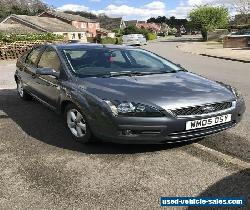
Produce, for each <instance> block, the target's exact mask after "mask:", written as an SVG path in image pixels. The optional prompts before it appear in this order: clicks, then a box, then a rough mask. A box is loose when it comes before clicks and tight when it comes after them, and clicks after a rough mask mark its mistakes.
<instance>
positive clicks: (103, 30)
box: [96, 28, 112, 34]
mask: <svg viewBox="0 0 250 210" xmlns="http://www.w3.org/2000/svg"><path fill="white" fill-rule="evenodd" d="M96 31H97V32H100V33H103V34H108V33H111V32H112V31H110V30H107V29H105V28H100V29H97V30H96Z"/></svg>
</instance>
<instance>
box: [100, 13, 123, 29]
mask: <svg viewBox="0 0 250 210" xmlns="http://www.w3.org/2000/svg"><path fill="white" fill-rule="evenodd" d="M97 21H98V22H99V23H100V27H102V28H105V29H106V30H114V29H118V30H119V29H124V28H126V24H125V22H124V21H123V19H122V18H110V17H108V16H106V15H104V16H100V17H99V18H98V19H97Z"/></svg>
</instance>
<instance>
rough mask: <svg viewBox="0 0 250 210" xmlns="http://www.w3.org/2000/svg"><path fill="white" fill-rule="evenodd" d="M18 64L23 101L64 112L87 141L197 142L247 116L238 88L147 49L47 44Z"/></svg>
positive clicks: (70, 126)
mask: <svg viewBox="0 0 250 210" xmlns="http://www.w3.org/2000/svg"><path fill="white" fill-rule="evenodd" d="M16 66H17V70H16V73H15V81H16V83H17V90H18V94H19V96H20V97H21V98H22V99H24V100H28V99H31V98H35V99H37V100H39V101H40V102H42V103H43V104H45V105H47V106H48V107H50V108H51V109H53V110H55V111H56V112H57V113H60V114H63V116H64V119H65V126H66V128H67V129H68V131H69V132H70V133H71V134H72V138H73V139H75V140H77V141H81V142H84V143H86V142H90V141H92V140H94V139H102V140H105V141H112V142H117V143H143V144H146V143H149V144H157V143H175V142H182V141H190V140H194V139H200V138H203V137H205V136H207V135H210V134H214V133H217V132H220V131H223V130H226V129H228V128H231V127H233V126H234V125H236V124H237V123H238V122H240V120H241V119H242V116H243V113H244V111H245V103H244V100H243V98H242V95H241V94H240V92H239V91H237V90H236V89H235V88H233V87H231V86H229V85H225V84H223V83H220V82H216V81H211V80H208V79H206V78H204V77H202V76H199V75H197V74H194V73H191V72H189V71H187V70H186V69H184V68H182V67H180V66H179V65H176V64H174V63H172V62H171V61H169V60H166V59H164V58H162V57H160V56H158V55H156V54H154V53H152V52H149V51H146V50H143V49H139V48H133V47H126V46H119V45H98V44H58V45H42V46H39V47H35V48H34V49H32V50H30V51H29V52H27V53H25V54H24V55H23V56H22V57H20V58H19V59H18V61H17V65H16ZM94 136H95V137H98V138H93V137H94Z"/></svg>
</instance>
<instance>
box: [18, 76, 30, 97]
mask: <svg viewBox="0 0 250 210" xmlns="http://www.w3.org/2000/svg"><path fill="white" fill-rule="evenodd" d="M17 93H18V95H19V96H20V98H21V99H23V100H30V99H31V96H30V95H29V94H28V93H27V92H26V91H25V90H24V87H23V83H22V81H21V80H17Z"/></svg>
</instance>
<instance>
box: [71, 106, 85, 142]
mask: <svg viewBox="0 0 250 210" xmlns="http://www.w3.org/2000/svg"><path fill="white" fill-rule="evenodd" d="M67 125H68V127H69V129H70V131H71V133H72V134H73V135H74V136H75V137H77V138H81V137H83V136H85V135H86V133H87V125H86V121H85V119H84V117H83V116H82V114H81V113H80V112H79V111H78V110H76V109H70V110H68V112H67Z"/></svg>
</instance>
